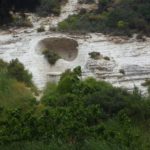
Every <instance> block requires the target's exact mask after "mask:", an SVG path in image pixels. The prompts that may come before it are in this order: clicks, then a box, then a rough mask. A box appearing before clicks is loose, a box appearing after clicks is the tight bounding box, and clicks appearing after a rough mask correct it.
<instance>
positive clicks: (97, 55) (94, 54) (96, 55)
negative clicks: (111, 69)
mask: <svg viewBox="0 0 150 150" xmlns="http://www.w3.org/2000/svg"><path fill="white" fill-rule="evenodd" d="M89 55H90V57H91V58H92V59H95V60H97V59H100V56H101V54H100V53H99V52H91V53H89Z"/></svg>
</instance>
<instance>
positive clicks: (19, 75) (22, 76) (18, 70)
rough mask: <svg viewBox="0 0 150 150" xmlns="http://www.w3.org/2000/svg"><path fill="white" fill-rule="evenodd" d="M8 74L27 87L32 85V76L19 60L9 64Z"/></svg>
mask: <svg viewBox="0 0 150 150" xmlns="http://www.w3.org/2000/svg"><path fill="white" fill-rule="evenodd" d="M8 74H9V75H10V76H11V77H12V78H14V79H16V80H18V81H20V82H24V83H25V84H26V85H27V86H31V85H32V74H30V73H29V72H28V70H26V69H25V68H24V66H23V64H21V63H20V62H19V61H18V59H15V60H12V61H11V62H10V63H9V65H8Z"/></svg>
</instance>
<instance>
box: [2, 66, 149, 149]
mask: <svg viewBox="0 0 150 150" xmlns="http://www.w3.org/2000/svg"><path fill="white" fill-rule="evenodd" d="M80 75H81V69H80V67H77V68H75V69H74V70H73V71H70V70H67V71H66V72H65V73H63V74H62V76H61V79H60V81H59V83H58V84H57V85H55V84H48V86H47V88H46V90H45V92H44V95H43V97H42V99H41V102H40V103H39V104H35V105H34V106H35V107H33V109H29V110H28V111H24V110H22V109H15V111H14V110H12V111H10V112H8V113H6V114H5V120H3V121H0V131H1V132H0V139H1V143H0V144H1V145H0V148H1V149H4V150H5V149H11V148H15V149H16V150H21V149H23V150H29V149H34V150H38V149H44V150H48V149H58V150H59V149H64V150H67V149H68V150H70V149H71V150H74V149H81V150H84V149H85V150H87V149H89V150H97V149H99V150H116V149H119V150H125V149H128V150H137V149H138V150H149V147H150V145H149V142H150V138H149V137H150V136H149V135H150V129H149V123H150V117H149V116H150V109H149V108H150V99H149V97H147V98H144V97H142V96H141V95H140V93H139V92H138V90H137V89H135V90H134V92H133V93H128V92H127V91H126V90H123V89H120V88H114V87H113V86H112V85H110V84H108V83H106V82H103V81H96V80H95V79H92V78H89V79H86V80H85V81H81V80H80ZM3 111H4V110H2V111H1V112H3ZM29 141H30V142H29Z"/></svg>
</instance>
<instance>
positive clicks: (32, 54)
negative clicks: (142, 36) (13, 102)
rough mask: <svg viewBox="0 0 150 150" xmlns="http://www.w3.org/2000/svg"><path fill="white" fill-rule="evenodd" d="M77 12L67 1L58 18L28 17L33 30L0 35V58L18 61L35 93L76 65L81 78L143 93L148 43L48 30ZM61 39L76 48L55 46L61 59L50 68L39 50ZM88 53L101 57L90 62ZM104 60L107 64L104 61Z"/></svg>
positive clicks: (148, 74)
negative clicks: (67, 40)
mask: <svg viewBox="0 0 150 150" xmlns="http://www.w3.org/2000/svg"><path fill="white" fill-rule="evenodd" d="M80 7H81V6H80ZM78 8H79V5H78V4H77V0H69V2H68V3H67V4H66V5H65V6H63V7H62V12H61V15H60V16H59V17H47V18H38V17H36V16H35V15H30V18H31V20H32V22H33V25H34V27H33V28H28V29H27V28H20V29H12V30H11V31H10V30H9V31H0V58H2V59H4V60H5V61H10V60H12V59H14V58H18V59H19V60H20V61H21V62H22V63H23V64H24V65H25V67H26V68H27V69H28V70H29V71H30V72H31V73H32V74H33V81H34V82H35V84H36V85H37V87H38V88H39V89H43V88H44V87H45V85H46V83H47V82H48V81H50V80H53V79H55V80H57V79H58V78H59V75H60V73H62V72H63V71H65V70H66V69H68V68H74V67H76V66H79V65H80V66H81V67H82V70H83V77H88V76H94V77H95V78H97V79H101V80H106V81H109V82H110V83H112V84H113V85H115V86H120V87H125V88H127V89H128V90H132V89H133V88H134V86H137V87H139V88H140V89H141V90H142V92H143V93H145V92H146V88H145V87H143V86H141V84H142V83H143V82H144V81H145V79H148V78H150V39H149V38H147V40H146V41H144V42H139V41H137V40H136V38H135V37H133V38H130V39H124V38H119V37H109V36H105V35H103V34H98V33H95V34H90V33H89V34H88V35H70V34H62V33H56V32H51V31H49V30H48V29H49V28H50V27H56V26H57V24H58V22H60V21H62V20H64V19H65V18H67V17H68V16H69V15H72V14H74V13H77V9H78ZM41 25H43V26H44V27H45V29H46V31H45V32H43V33H37V32H36V29H37V28H38V27H40V26H41ZM61 38H62V39H66V38H67V39H70V40H74V41H76V42H77V43H78V47H77V49H76V50H74V49H73V50H72V48H71V46H67V47H66V51H65V49H62V48H63V44H62V45H61V43H59V44H58V47H57V50H58V52H60V51H61V53H62V54H61V55H62V56H63V57H62V59H59V60H58V61H57V63H56V64H55V65H54V66H51V65H49V63H48V62H47V60H46V59H45V58H44V56H43V55H42V53H40V52H39V50H40V49H43V48H47V47H48V48H49V47H50V48H52V49H53V48H54V47H53V46H54V45H53V44H52V43H53V42H47V39H48V40H50V41H52V39H59V40H60V39H61ZM48 43H49V44H48ZM50 43H51V44H50ZM62 43H63V42H62ZM60 45H61V46H60ZM55 46H56V45H55ZM64 47H65V46H64ZM68 47H70V48H68ZM92 51H96V52H100V53H101V55H102V56H103V57H102V58H101V59H100V60H92V59H90V57H89V52H92ZM71 52H72V53H71ZM106 56H107V57H109V59H110V60H106V59H105V57H106ZM69 57H71V59H69ZM120 70H124V72H125V74H122V73H120Z"/></svg>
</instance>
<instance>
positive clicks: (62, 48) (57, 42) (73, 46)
mask: <svg viewBox="0 0 150 150" xmlns="http://www.w3.org/2000/svg"><path fill="white" fill-rule="evenodd" d="M45 49H47V50H48V51H51V52H55V53H56V54H58V55H59V56H60V57H61V58H62V59H64V60H67V61H73V60H74V59H75V58H76V57H77V55H78V43H77V41H75V40H73V39H70V38H56V37H54V38H45V39H42V40H41V41H39V43H38V45H37V50H38V51H40V52H44V50H45Z"/></svg>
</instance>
